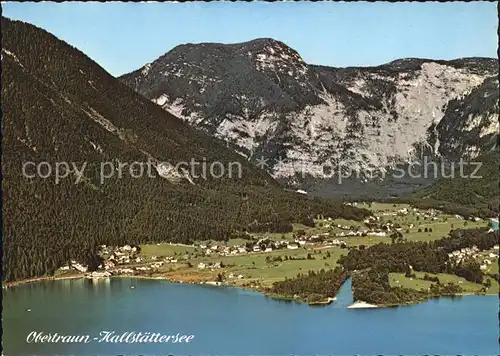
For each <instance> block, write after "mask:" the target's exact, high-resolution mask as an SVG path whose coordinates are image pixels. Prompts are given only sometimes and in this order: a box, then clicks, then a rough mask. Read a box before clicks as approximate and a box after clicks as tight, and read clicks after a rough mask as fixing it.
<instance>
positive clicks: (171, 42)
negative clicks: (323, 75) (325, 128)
mask: <svg viewBox="0 0 500 356" xmlns="http://www.w3.org/2000/svg"><path fill="white" fill-rule="evenodd" d="M2 7H3V16H6V17H9V18H13V19H17V20H23V21H26V22H29V23H32V24H34V25H37V26H39V27H42V28H44V29H46V30H47V31H49V32H51V33H53V34H54V35H56V36H57V37H59V38H60V39H62V40H64V41H66V42H68V43H70V44H71V45H73V46H75V47H77V48H78V49H80V50H81V51H83V52H84V53H86V54H87V55H88V56H89V57H90V58H92V59H93V60H95V61H96V62H97V63H99V64H100V65H101V66H102V67H104V68H105V69H106V70H107V71H108V72H110V73H111V74H113V75H120V74H124V73H127V72H130V71H132V70H135V69H137V68H139V67H142V66H143V65H144V64H146V63H148V62H152V61H153V60H154V59H156V58H158V57H159V56H160V55H162V54H164V53H165V52H168V51H169V50H171V49H172V48H173V47H175V46H176V45H178V44H182V43H200V42H221V43H235V42H243V41H248V40H251V39H255V38H260V37H271V38H274V39H277V40H280V41H283V42H285V43H286V44H288V45H289V46H291V47H292V48H294V49H295V50H297V51H298V52H299V53H300V54H301V56H302V58H303V59H304V60H305V61H306V62H308V63H311V64H322V65H330V66H337V67H346V66H366V65H378V64H382V63H386V62H389V61H391V60H394V59H397V58H407V57H425V58H434V59H453V58H459V57H472V56H481V57H497V54H496V52H497V42H498V39H497V34H496V32H497V26H498V20H497V9H496V3H493V2H471V3H460V2H449V3H437V2H433V3H388V2H381V3H368V2H357V3H345V2H340V3H333V2H324V3H312V2H281V3H277V2H274V3H265V2H236V3H234V2H200V3H123V2H110V3H98V2H92V3H89V2H87V3H83V2H82V3H77V2H66V3H49V2H42V3H2Z"/></svg>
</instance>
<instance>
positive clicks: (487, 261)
mask: <svg viewBox="0 0 500 356" xmlns="http://www.w3.org/2000/svg"><path fill="white" fill-rule="evenodd" d="M498 249H499V245H495V246H494V247H493V250H494V251H495V252H489V253H488V252H486V253H481V251H480V250H479V248H478V247H477V246H472V247H470V248H469V247H466V248H462V249H460V250H457V251H453V252H451V253H449V254H448V257H449V258H450V260H451V261H453V262H454V263H455V264H458V263H460V262H462V261H465V260H467V259H469V258H473V259H475V260H477V261H479V263H481V265H480V269H481V270H482V271H484V270H486V269H487V268H488V266H489V265H491V264H492V263H494V260H495V259H496V258H498Z"/></svg>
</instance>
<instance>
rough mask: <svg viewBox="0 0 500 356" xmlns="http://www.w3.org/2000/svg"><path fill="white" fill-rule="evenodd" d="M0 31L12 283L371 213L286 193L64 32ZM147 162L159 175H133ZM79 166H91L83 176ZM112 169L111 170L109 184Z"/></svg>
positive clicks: (9, 25) (20, 26) (4, 22)
mask: <svg viewBox="0 0 500 356" xmlns="http://www.w3.org/2000/svg"><path fill="white" fill-rule="evenodd" d="M1 27H2V73H1V75H2V114H3V120H2V123H3V140H2V145H3V146H2V148H3V150H2V151H3V152H2V178H3V180H2V186H3V204H2V213H3V236H4V237H3V249H2V253H3V264H2V267H3V279H4V280H5V281H13V280H19V279H24V278H30V277H36V276H42V275H51V274H52V273H54V271H55V270H56V269H57V268H58V267H60V266H62V265H64V264H65V263H68V262H69V261H70V260H71V259H74V260H77V261H80V262H82V263H84V264H87V265H88V266H89V268H90V270H92V269H93V268H96V267H97V265H98V263H99V260H98V258H97V251H98V246H99V245H101V244H107V245H123V244H139V243H153V242H162V241H172V242H178V243H189V242H192V241H195V240H205V239H207V238H211V239H214V240H226V239H228V238H230V237H232V236H238V235H239V234H244V232H245V231H250V232H251V231H256V230H257V231H288V230H290V228H291V223H292V222H303V223H306V224H310V221H311V219H312V218H313V217H315V216H316V214H324V215H326V216H331V217H332V218H333V217H340V216H342V217H345V218H349V219H362V218H363V217H364V216H366V215H367V214H369V212H368V211H364V210H360V209H356V208H353V207H350V206H346V205H343V204H341V203H340V202H331V201H326V200H320V199H311V198H309V197H307V196H303V195H302V194H298V193H296V192H288V191H285V190H283V189H282V188H281V187H280V186H279V185H278V183H277V182H276V181H275V180H274V179H273V178H272V177H270V176H269V175H268V174H267V173H266V172H265V171H263V170H260V169H257V168H256V167H255V166H254V165H252V164H250V163H249V162H248V161H247V160H246V159H244V158H242V157H241V156H240V155H238V154H237V153H235V152H233V151H232V150H230V149H228V148H227V147H226V145H225V144H224V143H221V142H219V141H218V140H216V139H214V138H211V137H210V136H208V135H207V134H205V133H203V132H201V131H199V130H196V129H194V128H192V127H190V126H189V125H188V124H187V123H185V122H183V121H182V120H180V119H178V118H176V117H175V116H173V115H171V114H169V113H168V112H166V111H165V110H163V109H162V108H160V107H158V106H157V105H155V104H154V103H152V102H151V101H149V100H147V99H146V98H144V97H143V96H142V95H139V94H138V93H136V92H134V91H133V90H131V89H130V88H128V87H127V86H126V85H124V84H123V83H120V82H119V81H118V80H117V79H116V78H114V77H112V76H111V75H110V74H109V73H108V72H106V71H105V70H104V69H103V68H101V67H100V66H98V65H97V64H96V63H95V62H93V61H92V60H91V59H90V58H89V57H88V56H86V55H85V54H84V53H83V52H81V51H79V50H77V49H75V48H74V47H73V46H71V45H68V44H67V43H65V42H64V41H61V40H59V39H57V37H55V36H54V35H52V34H50V33H48V32H47V31H45V30H43V29H40V28H38V27H36V26H33V25H30V24H27V23H24V22H21V21H14V20H10V19H7V18H4V17H2V19H1ZM190 159H195V160H196V161H198V162H206V163H207V164H212V163H215V162H220V163H223V164H227V163H232V162H237V163H239V164H240V165H241V173H242V174H241V175H240V176H234V177H231V176H227V175H223V176H222V177H215V175H207V176H206V178H205V177H203V176H199V175H198V176H196V177H195V176H194V175H193V174H191V172H189V171H185V170H182V169H181V168H179V167H177V163H182V162H186V161H189V160H190ZM146 161H147V162H149V161H151V162H152V164H153V166H152V170H151V172H150V173H151V176H149V174H148V175H146V174H139V175H138V173H140V170H137V169H134V170H131V169H130V166H132V164H133V163H134V162H138V163H144V162H146ZM30 162H31V163H32V164H33V165H30V166H29V167H30V168H29V170H28V174H26V171H25V172H23V170H22V169H23V167H25V164H26V163H30ZM162 162H168V164H166V165H163V164H161V163H162ZM41 163H44V167H45V168H44V169H45V170H44V171H43V172H42V173H43V174H42V173H40V172H41V171H40V172H39V174H38V175H37V174H36V171H35V170H34V167H35V166H37V167H40V166H41ZM62 163H68V166H69V168H67V169H66V170H64V171H62V172H61V173H64V174H65V178H62V179H60V180H59V181H56V180H55V176H54V174H48V175H47V174H46V173H47V171H46V170H47V169H49V168H50V169H52V170H53V171H52V172H53V173H54V170H55V167H56V165H57V164H62ZM73 163H74V164H75V166H76V167H77V168H78V169H80V168H81V167H83V164H84V163H85V164H86V168H85V170H84V174H82V176H79V175H77V172H76V169H70V168H72V166H71V165H70V164H73ZM103 163H104V164H108V163H109V164H110V165H111V167H108V166H106V167H108V168H109V171H106V175H105V176H106V177H105V179H103V178H104V175H103V170H102V167H103V166H102V164H103ZM123 163H128V164H129V166H127V168H126V170H125V171H123V170H122V168H120V167H121V166H120V164H123ZM169 164H170V165H169ZM34 165H35V166H34ZM47 167H49V168H47ZM136 168H138V167H136ZM120 173H123V175H120ZM143 173H144V172H143ZM79 177H80V178H81V179H77V178H79ZM59 178H61V177H59Z"/></svg>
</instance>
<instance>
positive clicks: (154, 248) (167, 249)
mask: <svg viewBox="0 0 500 356" xmlns="http://www.w3.org/2000/svg"><path fill="white" fill-rule="evenodd" d="M140 247H141V254H140V256H141V257H145V258H148V259H151V257H152V256H165V257H167V256H175V255H183V254H189V253H193V252H195V250H196V248H195V247H194V246H186V245H175V244H169V243H162V244H151V245H140Z"/></svg>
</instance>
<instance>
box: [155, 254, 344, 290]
mask: <svg viewBox="0 0 500 356" xmlns="http://www.w3.org/2000/svg"><path fill="white" fill-rule="evenodd" d="M308 254H310V256H311V257H312V258H313V259H309V260H308V259H306V258H307V255H308ZM328 254H329V255H330V257H327V256H328ZM342 254H347V250H345V249H341V248H339V247H331V248H325V249H316V250H313V249H303V248H300V249H297V250H288V249H284V250H277V251H273V252H267V253H264V252H261V253H248V254H245V255H240V256H214V257H211V256H206V257H205V256H203V257H196V258H190V259H189V263H190V264H191V267H188V266H187V261H186V262H181V261H179V262H178V263H176V264H164V265H163V266H162V267H160V268H159V270H158V272H159V273H162V272H172V271H177V273H179V272H180V271H181V270H182V271H183V272H186V273H187V274H189V273H195V274H200V275H207V276H211V275H213V274H214V272H215V274H217V273H219V272H224V273H225V274H226V277H227V276H228V275H229V274H230V273H233V274H234V276H235V277H236V276H238V275H240V274H241V275H243V277H244V281H245V282H249V281H255V280H259V281H260V282H261V283H262V284H265V285H269V284H272V283H273V282H276V281H279V280H283V279H285V278H292V277H295V276H296V275H297V274H298V273H307V272H308V271H311V270H314V271H318V270H321V269H322V268H325V269H329V268H332V267H335V265H336V263H337V261H338V259H339V257H340V256H341V255H342ZM285 256H287V257H288V258H290V257H291V258H302V259H300V260H299V259H296V260H294V259H288V260H285ZM277 257H280V258H281V259H282V261H275V262H267V261H266V258H277ZM323 258H325V259H323ZM217 262H222V264H223V266H224V268H223V269H220V270H218V269H216V270H211V269H210V268H206V269H202V270H200V269H198V268H197V266H198V264H199V263H205V264H213V263H217Z"/></svg>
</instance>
